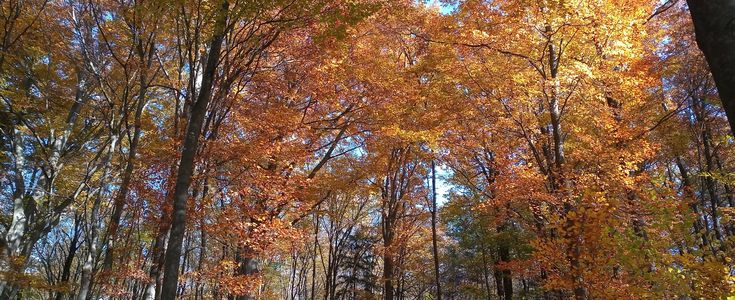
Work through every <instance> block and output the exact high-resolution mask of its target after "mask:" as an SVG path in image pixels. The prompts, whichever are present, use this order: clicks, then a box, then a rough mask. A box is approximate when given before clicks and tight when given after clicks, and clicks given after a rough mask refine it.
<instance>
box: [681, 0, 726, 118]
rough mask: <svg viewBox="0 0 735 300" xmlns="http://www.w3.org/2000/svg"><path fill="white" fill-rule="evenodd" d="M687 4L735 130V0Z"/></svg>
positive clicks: (698, 0) (699, 0)
mask: <svg viewBox="0 0 735 300" xmlns="http://www.w3.org/2000/svg"><path fill="white" fill-rule="evenodd" d="M687 4H688V5H689V11H690V12H691V15H692V22H693V23H694V31H695V34H696V38H697V44H698V45H699V49H701V50H702V53H704V57H705V58H706V59H707V63H708V64H709V67H710V71H711V72H712V77H713V78H714V80H715V84H716V85H717V90H718V91H719V93H720V99H721V100H722V106H723V108H724V109H725V113H726V114H727V119H728V121H729V122H730V129H731V130H735V22H733V19H735V1H733V0H687ZM733 132H735V131H733Z"/></svg>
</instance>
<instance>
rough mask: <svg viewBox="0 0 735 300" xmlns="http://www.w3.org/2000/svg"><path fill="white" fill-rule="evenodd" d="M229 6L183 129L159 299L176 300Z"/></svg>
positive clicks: (221, 14)
mask: <svg viewBox="0 0 735 300" xmlns="http://www.w3.org/2000/svg"><path fill="white" fill-rule="evenodd" d="M228 9H229V3H228V2H227V1H224V3H223V4H222V8H221V9H220V11H219V13H218V14H217V15H216V18H217V20H216V21H215V26H214V36H213V37H212V41H211V43H210V47H209V54H208V57H207V65H206V67H205V69H204V74H203V75H202V76H203V77H202V86H201V89H200V91H199V96H198V97H197V101H196V103H195V104H194V107H192V110H191V117H190V119H189V124H188V125H187V128H186V136H185V140H184V147H183V149H182V152H181V160H180V162H179V170H178V173H177V176H176V187H175V189H174V195H173V202H174V203H173V215H172V216H171V232H170V236H169V240H168V247H167V249H166V258H165V261H164V273H163V287H162V290H161V296H162V297H161V298H162V299H164V300H174V299H175V298H176V287H177V282H178V280H179V262H180V259H181V246H182V242H183V239H184V230H185V229H186V202H187V200H188V198H189V185H190V184H191V177H192V174H193V172H194V159H195V156H196V153H197V149H198V148H199V136H200V135H201V130H202V123H203V121H204V115H205V113H206V111H207V105H208V103H209V100H210V98H211V95H212V86H213V84H214V77H215V72H216V68H217V65H218V63H219V58H220V50H221V48H222V42H223V40H224V35H225V31H226V30H227V12H228Z"/></svg>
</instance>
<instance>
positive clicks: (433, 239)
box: [431, 160, 442, 300]
mask: <svg viewBox="0 0 735 300" xmlns="http://www.w3.org/2000/svg"><path fill="white" fill-rule="evenodd" d="M431 194H432V196H431V245H432V247H433V250H434V276H435V277H434V281H435V283H436V299H438V300H441V299H442V285H441V280H440V278H439V276H440V274H439V249H438V247H437V241H436V210H437V207H436V165H435V164H434V160H432V161H431Z"/></svg>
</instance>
